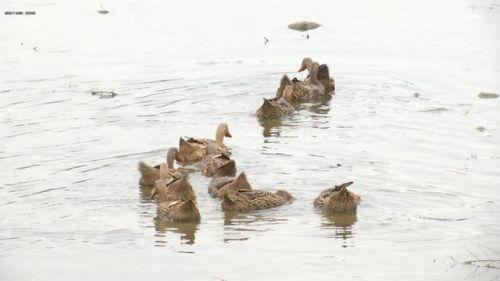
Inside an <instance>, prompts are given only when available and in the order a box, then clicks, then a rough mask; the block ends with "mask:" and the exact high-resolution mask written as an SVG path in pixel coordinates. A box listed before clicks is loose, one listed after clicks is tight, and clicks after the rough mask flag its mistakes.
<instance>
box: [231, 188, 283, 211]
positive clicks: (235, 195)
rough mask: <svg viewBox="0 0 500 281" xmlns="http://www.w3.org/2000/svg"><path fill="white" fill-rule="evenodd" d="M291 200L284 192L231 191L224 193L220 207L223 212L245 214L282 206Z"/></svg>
mask: <svg viewBox="0 0 500 281" xmlns="http://www.w3.org/2000/svg"><path fill="white" fill-rule="evenodd" d="M292 199H293V197H292V195H291V194H290V193H288V192H287V191H285V190H278V191H276V193H272V192H268V191H263V190H255V189H253V190H233V189H228V190H226V191H225V192H224V194H223V197H222V202H221V206H222V209H223V210H225V211H238V212H247V211H254V210H263V209H269V208H273V207H277V206H280V205H283V204H285V203H287V202H289V201H291V200H292Z"/></svg>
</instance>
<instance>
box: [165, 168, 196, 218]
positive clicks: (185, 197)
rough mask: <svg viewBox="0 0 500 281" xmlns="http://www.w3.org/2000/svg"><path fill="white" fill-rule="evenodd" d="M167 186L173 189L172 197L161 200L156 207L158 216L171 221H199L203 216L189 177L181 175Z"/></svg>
mask: <svg viewBox="0 0 500 281" xmlns="http://www.w3.org/2000/svg"><path fill="white" fill-rule="evenodd" d="M160 181H161V180H160ZM160 183H161V182H160ZM167 187H168V188H169V189H171V190H169V191H170V192H171V193H170V195H171V196H172V197H166V198H162V199H160V200H159V204H158V207H157V209H156V212H157V214H158V217H159V218H160V219H162V220H164V221H169V222H199V221H200V218H201V216H200V211H199V210H198V207H197V206H196V196H195V194H194V191H193V187H192V186H191V184H189V182H188V180H187V177H186V176H181V177H180V178H178V179H177V180H175V181H173V182H170V183H169V184H167ZM173 190H175V192H173Z"/></svg>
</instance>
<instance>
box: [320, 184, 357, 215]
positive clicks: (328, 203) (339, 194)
mask: <svg viewBox="0 0 500 281" xmlns="http://www.w3.org/2000/svg"><path fill="white" fill-rule="evenodd" d="M351 184H353V182H352V181H351V182H346V183H343V184H340V185H336V186H334V187H332V188H328V189H325V190H323V191H321V193H320V194H319V195H318V197H316V199H314V206H315V207H318V208H321V209H323V210H324V211H330V212H354V211H356V208H357V205H358V204H359V202H360V201H361V198H360V197H359V196H358V195H356V194H354V193H353V192H351V191H349V190H347V187H348V186H350V185H351Z"/></svg>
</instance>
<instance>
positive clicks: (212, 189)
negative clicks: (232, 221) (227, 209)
mask: <svg viewBox="0 0 500 281" xmlns="http://www.w3.org/2000/svg"><path fill="white" fill-rule="evenodd" d="M227 189H233V190H238V189H240V190H251V189H252V187H251V186H250V183H249V182H248V180H247V176H246V175H245V172H241V173H240V174H239V175H238V176H237V177H234V176H216V177H214V178H213V179H212V181H211V182H210V185H209V186H208V193H209V194H210V195H212V197H217V198H222V195H223V194H224V192H225V191H226V190H227Z"/></svg>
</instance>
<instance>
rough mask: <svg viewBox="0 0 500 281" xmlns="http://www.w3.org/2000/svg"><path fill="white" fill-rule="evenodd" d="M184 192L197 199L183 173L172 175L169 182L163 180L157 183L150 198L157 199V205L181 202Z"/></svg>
mask: <svg viewBox="0 0 500 281" xmlns="http://www.w3.org/2000/svg"><path fill="white" fill-rule="evenodd" d="M182 192H186V193H188V194H189V197H190V198H194V199H196V195H195V193H194V190H193V187H192V186H191V184H190V183H189V181H188V180H187V177H186V176H185V175H183V174H181V173H172V174H171V178H170V179H169V181H168V182H166V181H165V180H163V179H160V180H157V181H156V182H155V186H154V188H153V189H152V190H151V193H150V198H153V199H155V200H156V202H157V203H163V202H166V201H172V200H180V199H182V197H181V196H180V194H181V193H182Z"/></svg>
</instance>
